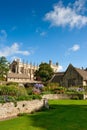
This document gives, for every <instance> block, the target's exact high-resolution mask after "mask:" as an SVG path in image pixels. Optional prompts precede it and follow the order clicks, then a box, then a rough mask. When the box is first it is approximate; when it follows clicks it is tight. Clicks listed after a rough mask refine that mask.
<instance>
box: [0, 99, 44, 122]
mask: <svg viewBox="0 0 87 130" xmlns="http://www.w3.org/2000/svg"><path fill="white" fill-rule="evenodd" d="M43 105H44V104H43V100H32V101H20V102H17V106H15V104H14V103H13V102H10V103H4V104H1V103H0V120H3V119H6V118H7V119H8V118H12V117H15V116H17V115H18V114H20V113H31V112H34V111H37V110H39V109H41V108H42V107H43Z"/></svg>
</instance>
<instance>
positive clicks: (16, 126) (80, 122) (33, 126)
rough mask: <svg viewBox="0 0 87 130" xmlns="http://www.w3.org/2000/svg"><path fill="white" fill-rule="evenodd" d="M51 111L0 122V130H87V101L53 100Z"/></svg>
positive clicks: (50, 102)
mask: <svg viewBox="0 0 87 130" xmlns="http://www.w3.org/2000/svg"><path fill="white" fill-rule="evenodd" d="M49 104H50V109H49V110H43V111H40V112H36V113H33V114H29V115H25V116H20V117H17V118H15V119H10V120H6V121H1V122H0V130H87V101H86V100H51V101H49Z"/></svg>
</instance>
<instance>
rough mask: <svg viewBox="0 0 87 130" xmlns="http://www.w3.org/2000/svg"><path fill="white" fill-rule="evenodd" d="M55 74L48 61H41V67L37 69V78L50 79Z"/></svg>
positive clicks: (44, 80)
mask: <svg viewBox="0 0 87 130" xmlns="http://www.w3.org/2000/svg"><path fill="white" fill-rule="evenodd" d="M52 76H53V69H52V68H51V67H50V65H49V64H47V63H41V64H40V65H39V69H38V70H36V71H35V77H36V80H40V81H43V82H46V81H49V80H50V79H51V78H52Z"/></svg>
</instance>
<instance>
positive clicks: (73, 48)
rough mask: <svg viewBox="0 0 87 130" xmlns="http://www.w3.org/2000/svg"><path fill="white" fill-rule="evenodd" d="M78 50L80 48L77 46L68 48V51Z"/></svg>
mask: <svg viewBox="0 0 87 130" xmlns="http://www.w3.org/2000/svg"><path fill="white" fill-rule="evenodd" d="M79 49H80V46H79V45H78V44H75V45H73V47H72V48H69V51H78V50H79Z"/></svg>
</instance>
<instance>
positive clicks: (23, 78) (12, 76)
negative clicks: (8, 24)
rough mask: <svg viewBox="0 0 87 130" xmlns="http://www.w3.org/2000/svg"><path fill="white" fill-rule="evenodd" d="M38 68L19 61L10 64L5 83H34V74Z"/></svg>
mask: <svg viewBox="0 0 87 130" xmlns="http://www.w3.org/2000/svg"><path fill="white" fill-rule="evenodd" d="M37 69H38V66H35V65H32V63H30V64H28V63H27V62H26V63H24V62H21V61H20V60H19V59H17V60H14V61H13V62H12V63H11V64H10V71H9V73H8V75H7V81H11V82H34V72H35V71H36V70H37Z"/></svg>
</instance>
